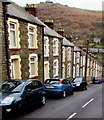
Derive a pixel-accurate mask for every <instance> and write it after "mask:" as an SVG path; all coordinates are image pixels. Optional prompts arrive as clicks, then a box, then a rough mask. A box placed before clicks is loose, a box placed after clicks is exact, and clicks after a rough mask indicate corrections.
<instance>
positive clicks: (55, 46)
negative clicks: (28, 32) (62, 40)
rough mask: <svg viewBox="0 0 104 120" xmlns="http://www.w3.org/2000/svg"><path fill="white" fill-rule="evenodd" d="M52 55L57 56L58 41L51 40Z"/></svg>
mask: <svg viewBox="0 0 104 120" xmlns="http://www.w3.org/2000/svg"><path fill="white" fill-rule="evenodd" d="M53 55H58V39H56V38H54V40H53Z"/></svg>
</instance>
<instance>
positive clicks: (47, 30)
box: [44, 24, 63, 38]
mask: <svg viewBox="0 0 104 120" xmlns="http://www.w3.org/2000/svg"><path fill="white" fill-rule="evenodd" d="M44 25H45V24H44ZM44 35H46V36H51V37H57V38H63V37H62V36H61V35H60V34H58V33H57V32H56V31H55V30H53V29H51V28H50V27H48V26H46V25H45V27H44Z"/></svg>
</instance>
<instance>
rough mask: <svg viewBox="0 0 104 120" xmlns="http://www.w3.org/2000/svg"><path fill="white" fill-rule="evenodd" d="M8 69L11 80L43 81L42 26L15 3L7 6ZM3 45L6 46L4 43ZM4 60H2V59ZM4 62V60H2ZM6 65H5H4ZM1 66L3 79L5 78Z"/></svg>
mask: <svg viewBox="0 0 104 120" xmlns="http://www.w3.org/2000/svg"><path fill="white" fill-rule="evenodd" d="M7 7H8V8H7V10H8V11H7V14H6V16H7V22H6V26H7V39H6V41H7V43H8V44H7V48H8V51H7V52H6V56H7V55H8V65H9V66H8V67H9V71H8V72H9V74H10V78H11V79H28V78H39V79H41V80H42V79H43V59H42V58H40V57H39V56H40V53H42V41H43V39H42V38H43V37H42V34H43V27H44V25H43V24H42V23H41V22H40V20H38V19H37V18H35V17H34V16H32V15H30V14H28V13H27V12H26V11H25V10H24V8H21V7H19V6H18V5H16V4H15V3H11V4H9V5H8V6H7ZM4 44H6V43H5V42H4ZM3 59H4V58H3ZM4 61H5V60H4ZM5 64H6V63H5ZM5 64H4V66H3V79H7V78H6V76H5V73H4V71H5V69H7V68H6V67H5ZM40 68H41V69H40Z"/></svg>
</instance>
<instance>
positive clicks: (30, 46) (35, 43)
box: [28, 23, 38, 49]
mask: <svg viewBox="0 0 104 120" xmlns="http://www.w3.org/2000/svg"><path fill="white" fill-rule="evenodd" d="M30 29H33V31H30ZM30 35H32V37H33V39H32V42H33V43H32V44H31V42H30ZM37 41H38V40H37V26H36V25H32V24H29V23H28V42H29V46H28V47H29V48H30V49H37V48H38V45H37Z"/></svg>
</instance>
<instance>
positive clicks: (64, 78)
mask: <svg viewBox="0 0 104 120" xmlns="http://www.w3.org/2000/svg"><path fill="white" fill-rule="evenodd" d="M64 79H65V78H48V79H46V80H64Z"/></svg>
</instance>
